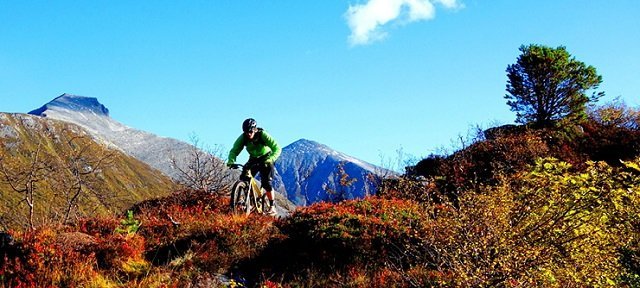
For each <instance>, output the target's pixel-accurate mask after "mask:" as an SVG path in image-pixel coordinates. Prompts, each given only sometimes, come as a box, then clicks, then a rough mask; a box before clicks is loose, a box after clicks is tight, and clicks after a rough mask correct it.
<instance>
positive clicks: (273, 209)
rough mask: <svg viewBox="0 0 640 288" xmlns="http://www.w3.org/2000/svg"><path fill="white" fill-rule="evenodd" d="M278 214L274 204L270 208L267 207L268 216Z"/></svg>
mask: <svg viewBox="0 0 640 288" xmlns="http://www.w3.org/2000/svg"><path fill="white" fill-rule="evenodd" d="M277 214H278V212H276V205H273V206H271V208H269V211H267V215H269V216H276V215H277Z"/></svg>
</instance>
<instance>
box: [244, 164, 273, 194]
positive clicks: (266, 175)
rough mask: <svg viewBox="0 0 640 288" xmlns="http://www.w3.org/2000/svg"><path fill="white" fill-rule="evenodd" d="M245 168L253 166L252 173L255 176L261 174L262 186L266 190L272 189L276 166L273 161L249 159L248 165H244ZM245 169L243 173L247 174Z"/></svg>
mask: <svg viewBox="0 0 640 288" xmlns="http://www.w3.org/2000/svg"><path fill="white" fill-rule="evenodd" d="M244 167H245V168H244V169H247V167H251V175H253V177H256V176H258V175H259V176H260V184H261V185H262V188H264V190H266V191H272V190H273V186H271V182H272V181H273V173H274V172H273V171H274V170H275V167H274V166H273V163H266V162H264V161H257V160H256V159H249V161H248V162H247V164H246V165H244ZM244 172H245V171H243V173H242V175H245V173H244Z"/></svg>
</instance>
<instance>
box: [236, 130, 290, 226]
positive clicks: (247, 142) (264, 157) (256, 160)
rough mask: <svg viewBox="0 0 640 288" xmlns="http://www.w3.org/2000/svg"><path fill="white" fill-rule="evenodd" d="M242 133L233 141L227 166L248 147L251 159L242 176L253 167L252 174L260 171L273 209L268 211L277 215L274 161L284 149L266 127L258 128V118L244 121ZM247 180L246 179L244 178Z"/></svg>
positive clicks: (263, 186)
mask: <svg viewBox="0 0 640 288" xmlns="http://www.w3.org/2000/svg"><path fill="white" fill-rule="evenodd" d="M242 131H243V133H242V135H240V137H238V139H236V141H235V142H234V143H233V147H232V148H231V151H229V159H228V160H227V166H231V165H233V164H234V163H235V162H236V157H238V155H239V154H240V152H242V148H245V147H246V148H247V152H249V161H248V162H247V164H246V165H244V168H243V171H242V175H243V176H241V177H244V175H246V173H247V172H248V171H246V169H251V174H252V175H256V173H260V182H261V184H262V188H264V190H265V192H266V194H267V198H268V199H269V203H270V204H271V205H270V206H271V209H270V210H269V211H267V213H268V214H269V215H272V216H274V215H276V206H275V203H274V201H273V187H272V186H271V182H272V180H273V173H274V170H275V168H274V166H273V163H274V162H275V161H276V159H278V157H279V156H280V152H282V149H281V148H280V146H279V145H278V143H277V142H276V141H275V140H274V139H273V138H272V137H271V135H269V134H268V133H267V132H266V131H264V129H262V128H258V126H257V123H256V120H254V119H253V118H249V119H247V120H244V122H242ZM243 180H245V179H243Z"/></svg>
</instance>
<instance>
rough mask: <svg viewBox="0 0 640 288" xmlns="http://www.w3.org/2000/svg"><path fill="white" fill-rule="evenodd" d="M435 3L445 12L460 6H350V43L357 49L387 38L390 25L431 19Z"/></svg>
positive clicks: (440, 0)
mask: <svg viewBox="0 0 640 288" xmlns="http://www.w3.org/2000/svg"><path fill="white" fill-rule="evenodd" d="M435 4H441V5H442V6H443V7H445V8H448V9H455V8H461V7H462V4H460V3H459V1H458V0H369V1H368V2H367V3H365V4H358V5H355V6H351V5H349V10H347V13H346V18H347V22H348V24H349V28H351V35H350V36H349V43H351V45H353V46H356V45H364V44H369V43H371V42H374V41H379V40H382V39H384V38H385V37H386V36H387V32H385V31H384V30H383V27H384V26H385V25H387V24H389V23H392V22H399V23H401V24H405V23H410V22H415V21H420V20H429V19H433V17H435V13H436V12H435V6H434V5H435Z"/></svg>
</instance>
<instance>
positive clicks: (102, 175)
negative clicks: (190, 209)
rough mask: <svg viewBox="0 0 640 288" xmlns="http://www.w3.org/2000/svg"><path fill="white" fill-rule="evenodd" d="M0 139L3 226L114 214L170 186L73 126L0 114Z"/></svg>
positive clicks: (158, 175) (165, 192)
mask: <svg viewBox="0 0 640 288" xmlns="http://www.w3.org/2000/svg"><path fill="white" fill-rule="evenodd" d="M0 140H1V142H0V191H2V197H1V198H0V200H1V202H0V223H1V224H2V227H3V228H4V229H9V228H13V229H16V228H20V227H27V226H29V227H33V226H37V225H40V224H44V223H50V222H57V223H64V222H69V221H72V220H75V219H77V218H78V217H85V216H90V215H92V216H97V215H107V214H120V213H122V211H124V209H125V208H128V207H129V206H131V205H133V204H134V203H137V202H139V201H142V200H145V199H149V198H154V197H160V196H164V195H168V194H170V192H171V191H173V190H174V188H173V184H172V182H171V180H170V179H168V178H167V177H165V176H163V175H162V174H161V173H159V172H158V171H156V170H154V169H151V168H150V167H149V166H147V165H146V164H144V163H142V162H140V161H138V160H136V159H134V158H132V157H130V156H127V155H125V154H123V153H122V152H120V151H116V150H113V149H109V148H108V147H107V146H106V145H103V144H98V143H96V142H94V140H93V139H92V138H91V137H90V136H88V134H87V133H86V132H85V131H84V130H83V129H82V128H80V127H78V126H76V125H73V124H69V123H66V122H62V121H56V120H50V119H46V118H42V117H36V116H31V115H26V114H6V113H1V114H0ZM30 214H31V215H30Z"/></svg>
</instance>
